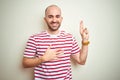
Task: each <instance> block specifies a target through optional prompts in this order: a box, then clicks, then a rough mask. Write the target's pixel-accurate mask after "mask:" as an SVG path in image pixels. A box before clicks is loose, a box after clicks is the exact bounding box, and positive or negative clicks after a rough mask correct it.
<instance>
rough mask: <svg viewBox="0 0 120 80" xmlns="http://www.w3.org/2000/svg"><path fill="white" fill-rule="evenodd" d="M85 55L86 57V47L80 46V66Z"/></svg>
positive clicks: (83, 61) (84, 59)
mask: <svg viewBox="0 0 120 80" xmlns="http://www.w3.org/2000/svg"><path fill="white" fill-rule="evenodd" d="M87 55H88V45H82V48H81V51H80V56H79V58H80V63H81V64H85V62H86V59H87Z"/></svg>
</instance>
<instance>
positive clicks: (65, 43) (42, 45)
mask: <svg viewBox="0 0 120 80" xmlns="http://www.w3.org/2000/svg"><path fill="white" fill-rule="evenodd" d="M72 43H73V40H72V38H66V37H63V38H38V39H37V41H36V45H37V55H39V56H42V55H43V54H44V53H45V51H46V50H47V48H48V47H49V46H50V45H51V49H58V48H61V49H62V50H64V55H70V53H71V50H72Z"/></svg>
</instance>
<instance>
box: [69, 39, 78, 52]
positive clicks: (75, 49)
mask: <svg viewBox="0 0 120 80" xmlns="http://www.w3.org/2000/svg"><path fill="white" fill-rule="evenodd" d="M79 52H80V47H79V46H78V43H77V41H76V39H75V38H74V37H73V42H72V51H71V54H76V53H79Z"/></svg>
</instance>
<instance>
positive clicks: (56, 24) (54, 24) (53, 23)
mask: <svg viewBox="0 0 120 80" xmlns="http://www.w3.org/2000/svg"><path fill="white" fill-rule="evenodd" d="M51 25H53V26H58V25H59V23H58V22H52V23H51Z"/></svg>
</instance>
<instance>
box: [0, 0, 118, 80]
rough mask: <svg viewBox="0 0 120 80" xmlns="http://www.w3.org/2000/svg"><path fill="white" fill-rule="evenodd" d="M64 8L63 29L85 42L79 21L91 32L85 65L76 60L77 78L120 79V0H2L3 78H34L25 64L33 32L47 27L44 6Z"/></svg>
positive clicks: (0, 65) (0, 43)
mask: <svg viewBox="0 0 120 80" xmlns="http://www.w3.org/2000/svg"><path fill="white" fill-rule="evenodd" d="M51 4H56V5H58V6H59V7H60V8H61V9H62V16H63V22H62V25H61V29H64V30H66V31H68V32H70V33H72V34H73V35H74V36H75V37H76V39H77V41H78V43H79V46H81V37H80V35H79V23H80V20H83V21H84V23H85V25H86V27H87V28H88V29H89V32H90V45H89V54H88V58H87V62H86V65H85V66H81V65H77V64H72V71H73V72H72V74H73V80H120V69H119V68H120V62H119V59H120V35H119V30H120V28H119V27H120V6H119V5H120V1H119V0H0V80H32V79H33V76H32V75H33V73H32V69H25V68H23V67H22V57H23V52H24V48H25V45H26V42H27V40H28V38H29V36H30V35H32V34H34V33H38V32H40V31H42V30H44V29H45V26H46V25H45V23H44V19H43V17H44V10H45V8H46V7H47V6H48V5H51Z"/></svg>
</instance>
